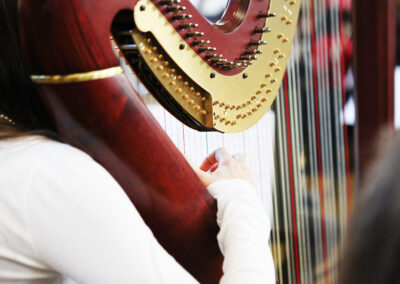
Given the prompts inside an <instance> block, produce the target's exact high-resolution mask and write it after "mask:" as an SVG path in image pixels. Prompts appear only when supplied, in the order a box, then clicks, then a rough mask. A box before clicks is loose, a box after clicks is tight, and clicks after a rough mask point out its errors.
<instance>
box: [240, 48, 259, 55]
mask: <svg viewBox="0 0 400 284" xmlns="http://www.w3.org/2000/svg"><path fill="white" fill-rule="evenodd" d="M244 54H262V51H261V50H259V49H254V50H246V51H245V52H244Z"/></svg>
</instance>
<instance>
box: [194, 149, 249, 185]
mask: <svg viewBox="0 0 400 284" xmlns="http://www.w3.org/2000/svg"><path fill="white" fill-rule="evenodd" d="M196 172H197V174H198V176H199V177H200V179H201V180H202V182H203V183H204V185H205V186H206V187H207V186H209V185H210V184H212V183H214V182H216V181H219V180H224V179H243V180H246V181H248V182H250V183H253V179H252V173H251V171H250V169H249V167H248V166H247V164H246V160H245V159H244V157H243V155H242V154H235V155H233V156H231V155H230V154H229V152H228V151H227V150H226V149H224V148H219V149H217V150H215V151H214V152H213V153H211V154H210V155H209V156H208V157H207V158H206V159H205V160H204V162H203V164H202V165H201V166H200V169H197V170H196Z"/></svg>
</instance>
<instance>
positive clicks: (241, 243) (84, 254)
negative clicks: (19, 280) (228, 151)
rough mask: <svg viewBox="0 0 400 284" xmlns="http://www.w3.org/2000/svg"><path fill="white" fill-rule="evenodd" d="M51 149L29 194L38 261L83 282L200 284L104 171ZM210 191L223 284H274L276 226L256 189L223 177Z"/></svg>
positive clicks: (63, 149) (72, 152) (74, 153)
mask: <svg viewBox="0 0 400 284" xmlns="http://www.w3.org/2000/svg"><path fill="white" fill-rule="evenodd" d="M49 143H50V145H48V146H47V147H46V148H45V149H46V152H47V153H46V155H45V157H42V161H41V163H40V165H39V166H38V168H37V169H36V171H35V173H34V176H33V178H32V180H31V183H30V186H29V187H28V188H27V191H26V204H25V206H26V219H27V220H26V221H27V224H28V226H29V229H30V232H31V236H32V246H33V247H34V248H35V251H36V255H37V258H38V259H40V260H41V261H43V262H44V263H46V264H47V265H48V266H49V267H51V268H52V269H54V270H56V271H58V272H59V273H61V274H63V275H65V276H67V277H68V278H71V279H72V280H74V281H76V282H78V283H80V284H84V283H95V284H101V283H118V284H123V283H197V282H196V280H195V279H194V278H193V277H192V276H191V275H190V274H189V273H187V272H186V271H185V270H184V269H183V268H182V267H181V266H180V265H179V264H178V263H177V262H176V261H175V260H174V259H173V257H171V256H170V255H169V254H168V253H167V252H166V251H165V250H164V249H163V248H162V247H161V246H160V245H159V243H158V242H157V240H156V239H155V238H154V236H153V234H152V233H151V231H150V229H149V228H148V227H147V226H146V225H145V223H144V222H143V220H142V218H141V217H140V215H139V214H138V212H137V210H136V209H135V207H134V206H132V204H131V202H130V201H129V199H128V198H127V196H126V195H125V193H124V192H123V190H122V189H121V188H120V186H119V185H118V184H117V183H116V181H115V180H114V179H113V178H112V177H111V176H110V175H109V174H108V173H107V172H106V171H105V170H104V169H103V168H102V167H101V166H100V165H98V164H97V163H95V162H94V161H93V160H92V159H91V158H90V157H88V156H87V155H85V154H83V153H82V152H80V151H78V150H76V149H73V148H71V147H68V146H65V145H58V144H56V143H53V142H49ZM222 168H223V166H220V168H219V170H221V169H222ZM228 171H233V170H228ZM217 172H218V171H217ZM235 176H237V177H239V178H240V177H241V176H238V175H236V174H235ZM208 189H209V191H210V192H211V193H212V194H213V195H214V197H215V198H216V199H217V201H218V218H217V221H218V224H219V226H220V227H221V231H220V233H219V234H218V242H219V244H220V247H221V250H222V252H223V253H224V256H225V261H224V273H225V275H224V277H223V279H222V283H261V282H262V283H272V281H273V277H274V271H273V263H272V259H271V257H270V251H269V248H268V236H269V231H270V225H269V221H268V218H267V217H266V215H265V213H264V211H263V209H262V205H261V203H260V201H259V200H258V199H257V197H256V194H255V189H254V187H253V186H252V185H251V184H250V183H248V182H246V181H244V180H226V179H225V177H224V178H223V179H222V180H219V179H215V180H213V184H211V185H209V187H208ZM266 281H269V282H266Z"/></svg>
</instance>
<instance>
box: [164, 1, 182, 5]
mask: <svg viewBox="0 0 400 284" xmlns="http://www.w3.org/2000/svg"><path fill="white" fill-rule="evenodd" d="M160 3H161V5H168V6H171V5H174V4H180V3H181V0H161V2H160Z"/></svg>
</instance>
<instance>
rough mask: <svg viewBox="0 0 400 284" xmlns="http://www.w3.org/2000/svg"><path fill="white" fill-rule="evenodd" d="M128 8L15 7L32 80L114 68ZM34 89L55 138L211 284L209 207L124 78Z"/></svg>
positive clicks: (216, 263)
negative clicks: (89, 163)
mask: <svg viewBox="0 0 400 284" xmlns="http://www.w3.org/2000/svg"><path fill="white" fill-rule="evenodd" d="M133 5H134V1H127V0H120V1H79V0H72V1H71V0H57V1H54V0H42V1H38V0H21V1H20V14H19V17H20V27H21V40H22V44H23V49H24V52H25V57H26V59H27V61H28V63H29V67H30V69H31V72H32V74H38V75H52V74H71V73H79V72H88V71H93V70H99V69H105V68H110V67H114V66H117V65H119V63H118V60H117V58H116V56H115V54H114V51H113V50H112V47H111V41H110V30H111V25H112V22H113V19H114V17H115V16H116V15H117V13H118V12H119V11H121V10H126V9H131V8H132V7H133ZM38 88H39V91H40V93H41V96H42V98H43V100H44V101H45V103H46V105H47V107H48V109H49V111H50V112H51V114H52V116H53V118H54V120H55V123H56V125H57V129H58V131H59V133H60V135H61V137H62V138H63V139H65V141H66V142H68V143H70V144H72V145H74V146H76V147H78V148H80V149H82V150H84V151H86V152H87V153H88V154H90V155H91V156H92V157H93V158H94V159H95V160H97V161H98V162H99V163H100V164H102V165H103V166H104V167H105V168H106V169H107V170H108V171H109V172H110V173H111V174H112V175H113V176H114V177H115V178H116V180H117V181H118V182H119V184H120V185H121V186H122V188H123V189H124V190H125V191H126V193H127V194H128V196H129V198H130V199H131V200H132V202H133V203H134V204H135V206H136V207H137V209H138V211H139V212H140V214H141V216H142V217H143V218H144V220H145V222H146V223H147V224H148V225H149V227H150V228H151V230H152V231H153V233H154V235H155V236H156V238H157V239H158V241H159V242H160V243H161V244H162V246H163V247H164V248H165V249H166V250H167V251H168V252H169V253H170V254H172V255H173V256H174V257H175V258H176V260H177V261H178V262H179V263H180V264H181V265H183V267H185V268H186V269H187V270H188V271H189V272H190V273H191V274H192V275H193V276H195V277H196V278H197V279H198V280H199V281H200V282H201V283H218V281H219V279H220V277H221V275H222V261H223V257H222V255H221V253H220V251H219V248H218V244H217V240H216V234H217V232H218V226H217V224H216V209H217V208H216V203H215V201H214V200H213V198H212V197H211V196H210V195H209V194H208V192H207V190H206V189H205V187H204V186H203V184H202V183H201V181H200V180H199V179H198V178H197V176H196V175H195V173H194V171H193V170H192V169H191V167H190V166H189V164H188V163H187V162H186V160H185V159H184V157H183V155H182V154H181V153H180V152H179V151H178V149H177V148H176V147H175V146H174V145H173V143H172V142H171V141H170V140H169V138H168V136H167V135H166V134H165V132H164V131H163V130H162V129H161V128H160V127H159V126H158V123H157V122H156V121H155V120H154V118H153V116H152V115H151V113H150V112H149V111H148V109H147V108H146V106H145V105H144V104H143V102H142V100H141V99H140V97H139V96H138V95H137V94H136V93H135V92H134V90H133V89H132V88H131V86H130V84H129V82H128V81H127V79H126V77H125V76H124V75H119V76H116V77H112V78H108V79H101V80H95V81H90V82H83V83H72V84H58V85H38ZM99 210H101V208H99ZM132 241H134V240H132Z"/></svg>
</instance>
